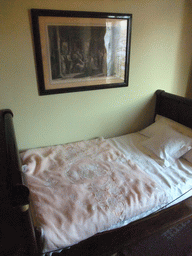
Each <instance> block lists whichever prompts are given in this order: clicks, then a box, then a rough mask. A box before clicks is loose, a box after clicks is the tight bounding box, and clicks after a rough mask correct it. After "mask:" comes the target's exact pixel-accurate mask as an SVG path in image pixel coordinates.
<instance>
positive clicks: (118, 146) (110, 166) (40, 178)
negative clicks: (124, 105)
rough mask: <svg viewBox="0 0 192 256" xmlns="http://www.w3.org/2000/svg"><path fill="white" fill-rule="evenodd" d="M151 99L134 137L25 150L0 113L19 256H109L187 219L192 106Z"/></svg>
mask: <svg viewBox="0 0 192 256" xmlns="http://www.w3.org/2000/svg"><path fill="white" fill-rule="evenodd" d="M155 96H156V108H155V113H154V123H153V124H152V125H150V126H148V127H146V128H145V129H143V130H141V131H139V132H137V133H133V134H128V135H124V136H119V137H115V138H110V139H104V138H97V139H94V140H89V141H82V142H76V143H70V144H67V145H56V146H50V147H44V148H38V149H29V150H26V151H24V152H18V149H17V145H16V138H15V133H14V127H13V122H12V116H13V114H12V112H11V111H10V110H2V111H1V134H0V136H1V137H0V138H1V150H0V152H1V162H2V167H1V175H2V186H1V187H2V190H5V191H6V193H5V194H6V198H8V200H7V202H8V204H9V205H11V206H13V207H14V214H16V215H20V217H19V219H20V221H21V222H22V224H21V226H22V228H21V231H20V233H21V235H20V238H21V241H22V242H20V243H23V245H22V246H21V247H22V248H23V249H22V250H23V252H22V253H23V254H22V255H41V254H43V255H58V253H59V254H60V255H112V254H113V253H116V252H118V251H120V249H121V248H123V246H125V245H126V246H128V247H130V248H131V246H132V245H133V244H134V245H135V244H137V243H138V242H139V241H141V240H142V239H144V238H145V237H147V236H149V235H151V234H153V233H156V232H158V230H160V229H162V228H165V226H167V224H168V223H167V221H168V222H169V225H174V224H175V223H178V221H179V220H181V219H182V220H184V219H186V218H190V219H191V216H192V211H191V208H192V205H191V204H192V202H191V196H192V160H191V159H192V100H190V99H187V98H183V97H179V96H176V95H173V94H170V93H166V92H164V91H161V90H158V91H157V92H156V94H155ZM63 178H64V179H63ZM127 184H128V185H127ZM28 188H29V189H28ZM29 191H30V196H29ZM28 197H29V198H30V208H29V207H28V206H29V202H28ZM50 202H51V203H50ZM175 205H176V206H177V207H180V208H181V209H182V210H181V211H178V213H177V214H174V216H172V217H171V219H170V218H169V220H168V219H167V218H166V217H165V216H168V215H169V214H168V211H169V213H170V211H173V210H174V209H175V208H174V207H175ZM15 209H16V210H15ZM15 211H16V213H15ZM158 219H159V223H161V225H159V224H158V223H157V222H158ZM160 219H163V222H161V221H160ZM154 223H156V224H155V225H156V227H154ZM146 225H147V228H146ZM19 226H20V225H19ZM150 226H153V228H150ZM26 237H27V239H26ZM18 250H19V249H18ZM19 253H21V249H20V251H19ZM18 255H21V254H18Z"/></svg>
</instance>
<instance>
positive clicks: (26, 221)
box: [0, 90, 192, 256]
mask: <svg viewBox="0 0 192 256" xmlns="http://www.w3.org/2000/svg"><path fill="white" fill-rule="evenodd" d="M155 95H156V108H155V113H154V114H155V115H156V114H160V115H163V116H166V117H168V118H170V119H173V120H175V121H177V122H179V123H181V124H183V125H185V126H188V127H190V128H192V100H191V99H187V98H184V97H180V96H176V95H173V94H170V93H166V92H165V91H162V90H158V91H156V93H155ZM155 115H154V116H155ZM0 164H1V166H0V190H1V191H0V197H1V209H0V225H1V226H0V228H1V232H2V234H3V239H2V240H1V241H0V255H14V256H16V255H23V256H24V255H28V256H30V255H41V253H40V252H39V249H38V248H39V243H38V241H39V236H38V233H37V232H36V231H35V228H34V226H33V223H32V219H31V215H30V210H29V207H28V206H29V190H28V188H27V187H26V186H25V185H23V184H24V182H23V178H22V173H21V162H20V157H19V151H18V148H17V143H16V137H15V132H14V126H13V113H12V112H11V110H8V109H5V110H1V111H0ZM186 220H190V221H192V198H189V199H187V200H184V201H182V202H181V203H179V204H177V205H175V206H172V207H170V208H168V209H166V210H162V211H160V212H158V213H155V214H152V215H150V216H148V217H146V218H143V219H141V220H138V221H135V222H133V223H130V224H128V225H127V226H124V227H122V228H119V229H115V230H112V231H106V232H103V233H99V234H97V235H94V236H93V237H91V238H89V239H86V240H84V241H82V242H80V243H78V244H77V245H74V246H72V247H71V248H68V249H64V250H63V251H62V252H61V253H60V254H58V253H53V255H55V256H56V255H66V256H69V255H73V256H74V255H82V256H90V255H91V256H94V255H95V256H96V255H100V256H101V255H112V254H113V253H116V252H119V251H121V250H122V249H123V248H125V247H126V248H131V247H132V246H133V245H136V244H137V243H138V241H142V240H143V239H146V238H147V237H150V236H151V235H153V234H157V233H158V232H162V231H163V230H164V231H165V230H167V229H168V228H170V227H172V226H174V225H176V224H178V223H180V222H183V221H186ZM7 244H8V246H7Z"/></svg>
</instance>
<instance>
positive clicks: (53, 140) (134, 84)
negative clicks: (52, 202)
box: [0, 0, 192, 149]
mask: <svg viewBox="0 0 192 256" xmlns="http://www.w3.org/2000/svg"><path fill="white" fill-rule="evenodd" d="M31 8H42V9H60V10H80V11H97V12H100V11H104V12H119V13H121V12H123V13H132V14H133V24H132V41H131V62H130V77H129V86H128V87H125V88H116V89H106V90H96V91H86V92H75V93H67V94H57V95H50V96H39V95H38V89H37V79H36V70H35V61H34V50H33V40H32V33H31V24H30V13H29V10H30V9H31ZM0 10H1V16H0V17H1V20H0V26H1V33H2V34H1V44H2V45H1V64H0V65H1V80H0V109H2V108H10V109H11V110H12V111H13V113H14V125H15V130H16V135H17V141H18V146H19V148H20V149H25V148H31V147H37V146H45V145H50V144H59V143H66V142H71V141H78V140H82V139H90V138H94V137H97V136H104V137H111V136H115V135H121V134H125V133H127V132H132V131H136V130H138V129H140V128H142V127H144V126H145V125H147V124H148V123H149V122H150V121H151V119H152V115H151V109H153V108H154V100H153V94H154V92H155V90H156V89H164V90H166V91H168V92H172V93H176V94H179V95H182V96H184V95H185V93H186V91H187V86H188V83H189V75H190V70H191V56H192V40H191V39H192V32H191V31H192V2H191V0H186V1H184V0H171V1H170V0H163V1H162V0H161V1H160V0H70V1H69V0H53V1H47V0H27V1H26V0H1V1H0ZM148 112H149V113H148Z"/></svg>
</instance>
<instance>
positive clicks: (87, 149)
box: [21, 138, 167, 252]
mask: <svg viewBox="0 0 192 256" xmlns="http://www.w3.org/2000/svg"><path fill="white" fill-rule="evenodd" d="M21 159H22V163H23V165H25V167H26V168H25V174H26V175H25V177H26V180H27V183H28V186H29V189H30V194H31V207H32V212H33V219H34V222H35V225H36V226H37V227H39V228H41V229H42V230H43V234H44V246H43V252H48V251H52V250H57V249H59V248H64V247H67V246H71V245H73V244H75V243H78V242H79V241H81V240H83V239H86V238H88V237H91V236H92V235H94V234H96V233H98V232H101V231H103V230H107V229H109V228H110V227H111V226H112V225H114V224H117V223H119V222H121V221H124V220H126V219H129V218H131V217H133V216H136V215H139V214H141V213H142V212H145V211H148V210H150V209H152V208H154V207H157V206H160V205H162V204H164V203H166V200H167V198H166V194H165V192H164V191H163V189H162V188H161V187H160V186H159V185H158V184H157V183H156V182H155V181H153V180H152V179H151V178H150V177H149V175H148V174H146V173H145V172H143V171H142V170H140V169H139V168H138V166H137V165H135V164H134V163H132V162H131V161H130V160H128V159H126V157H125V156H124V154H123V153H121V152H120V151H119V150H118V149H116V148H115V147H114V146H113V145H112V144H110V143H109V142H108V141H107V140H105V139H103V138H100V139H94V140H90V141H82V142H77V143H72V144H65V145H58V146H52V147H45V148H39V149H33V150H27V151H25V152H23V153H21Z"/></svg>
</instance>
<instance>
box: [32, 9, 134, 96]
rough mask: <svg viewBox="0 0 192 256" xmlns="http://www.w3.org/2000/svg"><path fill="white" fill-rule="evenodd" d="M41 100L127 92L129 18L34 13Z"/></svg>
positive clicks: (51, 12)
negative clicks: (85, 93) (63, 95)
mask: <svg viewBox="0 0 192 256" xmlns="http://www.w3.org/2000/svg"><path fill="white" fill-rule="evenodd" d="M31 17H32V29H33V36H34V48H35V56H36V67H37V77H38V85H39V94H40V95H48V94H55V93H66V92H76V91H85V90H95V89H104V88H113V87H123V86H128V78H129V62H130V43H131V22H132V15H131V14H120V13H97V12H77V11H59V10H44V9H31Z"/></svg>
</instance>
